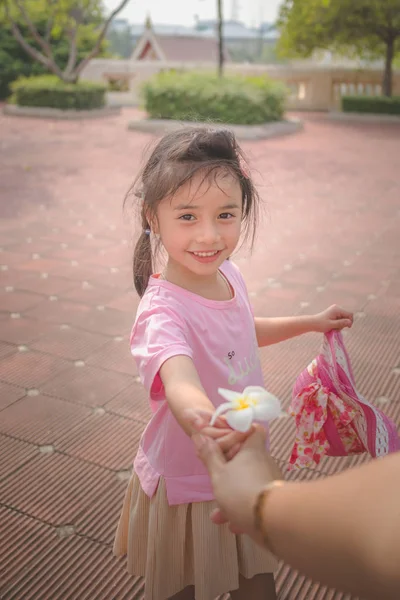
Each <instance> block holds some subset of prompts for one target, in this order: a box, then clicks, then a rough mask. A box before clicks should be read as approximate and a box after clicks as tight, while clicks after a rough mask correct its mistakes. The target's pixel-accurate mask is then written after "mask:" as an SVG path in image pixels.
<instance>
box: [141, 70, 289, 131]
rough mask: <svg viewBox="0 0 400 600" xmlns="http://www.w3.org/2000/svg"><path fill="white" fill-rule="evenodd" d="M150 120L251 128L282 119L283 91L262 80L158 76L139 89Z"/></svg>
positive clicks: (172, 73) (251, 78)
mask: <svg viewBox="0 0 400 600" xmlns="http://www.w3.org/2000/svg"><path fill="white" fill-rule="evenodd" d="M143 93H144V99H145V108H146V111H147V112H148V114H149V116H150V117H151V118H153V119H175V120H181V121H215V122H220V123H230V124H237V125H255V124H261V123H267V122H269V121H279V120H281V119H282V118H283V115H284V107H285V97H286V89H285V88H284V87H283V86H282V85H281V84H280V83H277V82H273V81H271V80H269V79H268V78H266V77H233V76H231V77H230V76H225V77H223V78H218V77H217V76H216V75H213V74H207V73H174V72H170V73H160V74H158V75H157V76H156V77H154V78H153V79H151V80H150V81H148V82H146V83H145V85H144V86H143Z"/></svg>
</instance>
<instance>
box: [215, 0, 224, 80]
mask: <svg viewBox="0 0 400 600" xmlns="http://www.w3.org/2000/svg"><path fill="white" fill-rule="evenodd" d="M217 8H218V24H217V33H218V76H219V77H222V75H223V74H224V35H223V23H224V17H223V12H222V0H217Z"/></svg>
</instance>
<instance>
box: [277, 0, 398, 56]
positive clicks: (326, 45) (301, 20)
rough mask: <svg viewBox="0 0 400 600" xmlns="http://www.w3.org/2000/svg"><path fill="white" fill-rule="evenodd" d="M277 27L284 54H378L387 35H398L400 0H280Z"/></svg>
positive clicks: (396, 36) (383, 51) (381, 54)
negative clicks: (326, 52) (320, 52)
mask: <svg viewBox="0 0 400 600" xmlns="http://www.w3.org/2000/svg"><path fill="white" fill-rule="evenodd" d="M278 28H279V29H280V32H281V36H280V39H279V44H278V46H279V50H280V52H281V53H282V54H284V55H287V56H301V57H308V56H310V55H311V54H312V53H313V51H314V50H315V49H332V50H335V51H337V52H339V53H340V52H344V53H346V54H350V55H354V54H356V55H358V56H365V57H368V58H370V57H371V58H376V57H382V56H384V53H385V43H386V41H387V39H388V38H389V37H393V38H394V39H395V38H397V39H398V38H399V37H400V0H357V1H354V0H284V1H283V4H282V6H281V8H280V12H279V18H278ZM396 51H397V52H400V45H397V48H396Z"/></svg>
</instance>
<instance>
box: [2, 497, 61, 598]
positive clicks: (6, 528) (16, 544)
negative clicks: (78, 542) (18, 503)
mask: <svg viewBox="0 0 400 600" xmlns="http://www.w3.org/2000/svg"><path fill="white" fill-rule="evenodd" d="M55 543H57V534H56V532H55V530H54V529H53V528H52V527H50V526H49V525H45V524H44V523H40V522H39V521H36V520H34V519H32V518H30V517H28V516H27V515H22V514H20V513H18V512H15V511H14V510H11V509H9V508H6V507H5V506H0V594H1V596H2V597H3V593H4V590H5V588H6V587H7V584H11V582H12V581H13V580H14V578H18V576H21V575H22V574H23V573H24V571H25V570H26V569H27V568H28V565H30V564H31V563H32V562H34V563H36V564H38V563H40V560H41V556H42V553H43V552H46V551H47V550H48V549H49V548H51V547H52V546H53V545H54V544H55Z"/></svg>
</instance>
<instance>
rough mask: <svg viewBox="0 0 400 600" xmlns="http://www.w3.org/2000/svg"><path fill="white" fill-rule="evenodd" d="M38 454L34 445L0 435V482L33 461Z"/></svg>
mask: <svg viewBox="0 0 400 600" xmlns="http://www.w3.org/2000/svg"><path fill="white" fill-rule="evenodd" d="M37 453H38V449H37V448H36V447H35V446H33V445H32V444H26V443H25V442H22V441H21V440H15V439H13V438H12V437H8V436H5V435H0V481H1V480H2V479H3V478H4V477H7V476H8V475H10V474H11V473H13V472H14V471H15V470H16V469H18V468H19V467H21V466H22V465H24V464H25V463H26V462H28V461H29V460H31V459H32V458H33V457H34V456H36V455H37Z"/></svg>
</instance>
